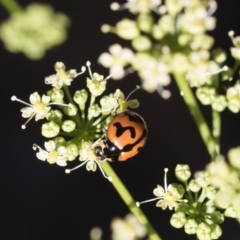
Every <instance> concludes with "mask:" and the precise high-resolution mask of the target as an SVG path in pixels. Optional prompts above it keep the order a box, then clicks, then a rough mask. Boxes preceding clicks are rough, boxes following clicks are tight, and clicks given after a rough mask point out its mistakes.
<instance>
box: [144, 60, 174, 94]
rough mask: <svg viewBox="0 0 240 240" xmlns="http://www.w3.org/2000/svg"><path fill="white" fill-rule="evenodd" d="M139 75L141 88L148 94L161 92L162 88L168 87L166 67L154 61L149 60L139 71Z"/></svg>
mask: <svg viewBox="0 0 240 240" xmlns="http://www.w3.org/2000/svg"><path fill="white" fill-rule="evenodd" d="M139 75H140V77H141V78H142V87H143V88H144V89H145V90H147V91H148V92H154V91H155V90H158V89H161V90H162V88H163V86H167V85H169V83H170V81H171V79H170V76H169V74H168V67H167V65H165V63H164V62H159V61H157V60H155V59H151V60H149V61H148V62H147V63H146V64H145V66H144V67H143V68H142V69H140V70H139Z"/></svg>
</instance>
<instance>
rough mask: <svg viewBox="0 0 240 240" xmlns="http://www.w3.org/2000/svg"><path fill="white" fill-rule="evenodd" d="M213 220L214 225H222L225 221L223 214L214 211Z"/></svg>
mask: <svg viewBox="0 0 240 240" xmlns="http://www.w3.org/2000/svg"><path fill="white" fill-rule="evenodd" d="M211 220H212V221H213V222H214V223H217V224H221V223H223V221H224V216H223V214H222V213H220V212H219V211H214V212H213V213H212V214H211Z"/></svg>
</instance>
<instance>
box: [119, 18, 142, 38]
mask: <svg viewBox="0 0 240 240" xmlns="http://www.w3.org/2000/svg"><path fill="white" fill-rule="evenodd" d="M116 34H117V35H118V36H119V37H121V38H123V39H126V40H132V39H134V38H136V37H138V36H139V35H140V32H139V29H138V27H137V24H136V22H135V21H133V20H130V19H127V18H124V19H122V20H121V21H120V22H118V23H117V24H116Z"/></svg>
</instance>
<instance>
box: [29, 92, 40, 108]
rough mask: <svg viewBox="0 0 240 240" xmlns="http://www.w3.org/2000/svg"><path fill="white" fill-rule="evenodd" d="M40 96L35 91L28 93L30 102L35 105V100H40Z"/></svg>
mask: <svg viewBox="0 0 240 240" xmlns="http://www.w3.org/2000/svg"><path fill="white" fill-rule="evenodd" d="M40 101H41V98H40V96H39V94H38V93H37V92H35V93H33V94H31V95H30V103H31V104H32V105H35V104H36V103H37V102H40Z"/></svg>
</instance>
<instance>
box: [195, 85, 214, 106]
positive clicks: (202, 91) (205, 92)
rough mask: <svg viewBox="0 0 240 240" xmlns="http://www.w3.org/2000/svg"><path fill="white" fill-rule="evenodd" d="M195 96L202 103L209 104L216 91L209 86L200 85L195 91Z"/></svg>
mask: <svg viewBox="0 0 240 240" xmlns="http://www.w3.org/2000/svg"><path fill="white" fill-rule="evenodd" d="M196 95H197V98H198V99H199V101H200V102H201V103H202V104H203V105H209V104H211V103H212V101H213V99H214V98H215V95H216V91H215V89H214V88H210V87H200V88H198V89H197V91H196Z"/></svg>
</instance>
